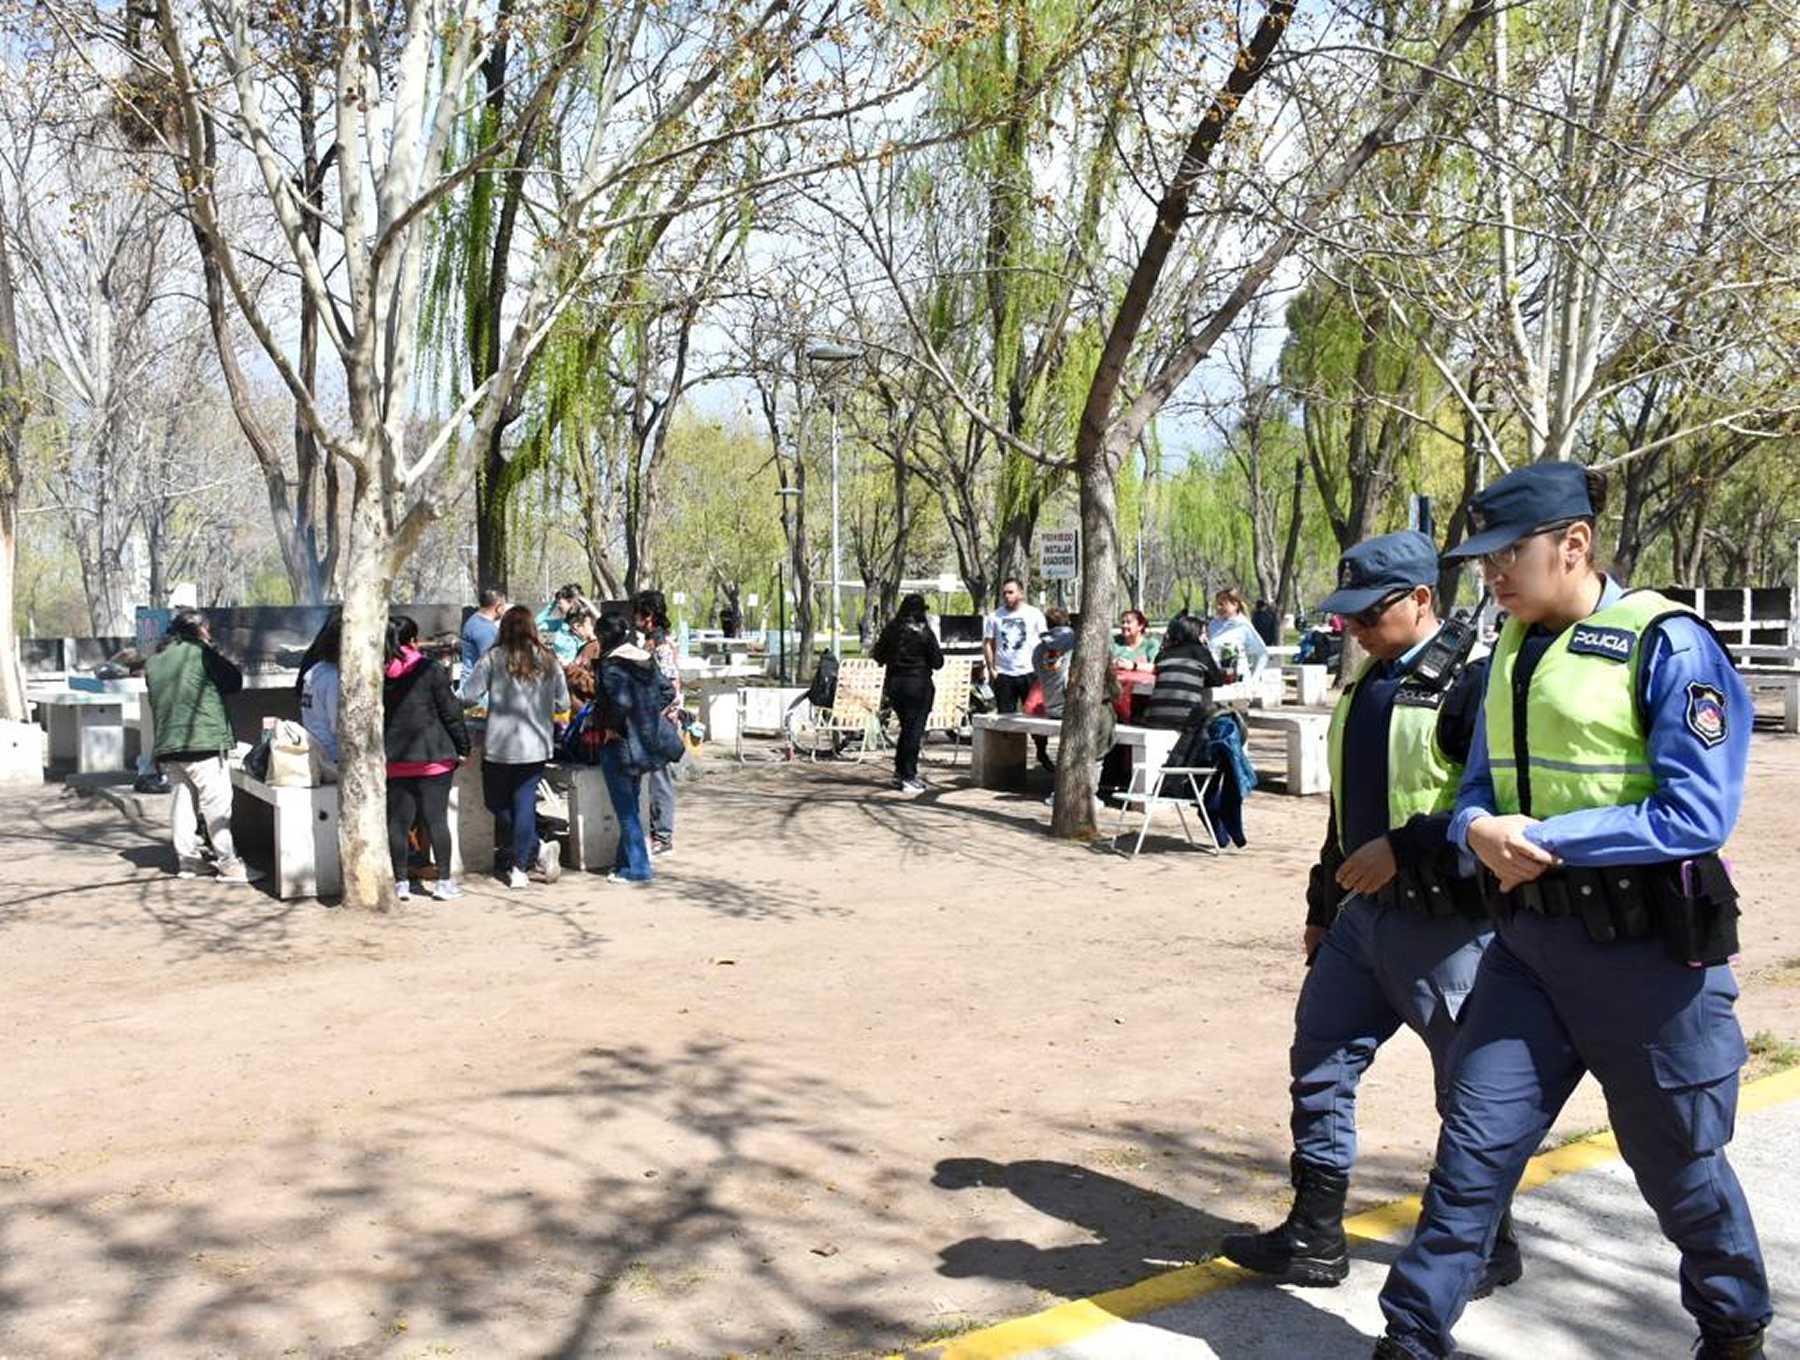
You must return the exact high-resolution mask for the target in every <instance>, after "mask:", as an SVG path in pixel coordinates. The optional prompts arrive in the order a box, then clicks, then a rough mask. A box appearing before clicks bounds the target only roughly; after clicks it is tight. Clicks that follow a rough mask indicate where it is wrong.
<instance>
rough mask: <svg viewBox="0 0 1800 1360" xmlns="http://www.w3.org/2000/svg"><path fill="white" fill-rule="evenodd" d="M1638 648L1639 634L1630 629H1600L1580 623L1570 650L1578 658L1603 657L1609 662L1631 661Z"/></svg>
mask: <svg viewBox="0 0 1800 1360" xmlns="http://www.w3.org/2000/svg"><path fill="white" fill-rule="evenodd" d="M1635 646H1637V634H1636V633H1634V632H1632V631H1631V629H1629V628H1600V627H1596V626H1595V625H1593V624H1588V623H1578V624H1576V625H1575V631H1574V633H1573V635H1571V636H1570V638H1569V650H1570V651H1571V652H1573V653H1575V654H1576V655H1577V656H1603V657H1605V658H1606V659H1607V660H1608V661H1629V660H1630V659H1631V649H1632V648H1633V647H1635Z"/></svg>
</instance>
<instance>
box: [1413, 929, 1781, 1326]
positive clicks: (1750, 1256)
mask: <svg viewBox="0 0 1800 1360" xmlns="http://www.w3.org/2000/svg"><path fill="white" fill-rule="evenodd" d="M1736 1000H1737V982H1736V981H1735V979H1733V977H1732V975H1731V969H1729V968H1727V967H1724V966H1719V967H1715V968H1688V967H1684V966H1683V965H1681V964H1678V963H1671V962H1670V961H1669V959H1668V958H1667V956H1666V955H1665V954H1664V952H1663V944H1662V941H1661V940H1659V939H1648V940H1614V941H1612V942H1610V943H1606V944H1596V943H1595V942H1593V941H1592V940H1590V939H1588V937H1587V931H1586V928H1585V927H1584V926H1583V925H1582V923H1581V921H1580V920H1579V919H1578V918H1576V917H1556V918H1545V917H1539V916H1528V915H1523V914H1521V915H1519V916H1516V917H1514V918H1513V919H1512V920H1510V921H1508V922H1506V923H1505V924H1504V925H1502V926H1501V927H1500V932H1499V935H1498V937H1497V938H1496V939H1495V941H1494V943H1493V944H1492V945H1491V946H1489V948H1488V951H1487V953H1486V954H1485V955H1483V957H1482V960H1481V967H1480V970H1479V972H1478V974H1477V978H1476V983H1475V988H1474V990H1473V991H1472V992H1470V994H1469V1000H1468V1004H1467V1005H1466V1006H1465V1007H1464V1008H1463V1016H1462V1021H1461V1024H1460V1026H1459V1028H1458V1032H1457V1036H1456V1043H1455V1044H1454V1046H1453V1048H1452V1052H1451V1066H1452V1070H1453V1076H1452V1079H1451V1084H1450V1090H1449V1092H1448V1095H1447V1097H1446V1102H1445V1104H1446V1108H1445V1112H1444V1123H1443V1128H1442V1130H1441V1131H1440V1133H1439V1135H1438V1146H1437V1160H1436V1164H1435V1165H1434V1166H1433V1168H1432V1172H1431V1182H1430V1184H1429V1185H1428V1187H1427V1188H1426V1191H1425V1206H1424V1209H1423V1211H1422V1212H1421V1214H1420V1216H1419V1226H1418V1230H1417V1232H1416V1233H1415V1234H1414V1236H1413V1240H1412V1245H1411V1246H1409V1247H1408V1248H1407V1249H1406V1251H1405V1252H1404V1253H1403V1254H1402V1255H1401V1257H1400V1259H1399V1260H1398V1261H1396V1262H1395V1263H1394V1267H1393V1269H1392V1270H1391V1271H1390V1272H1389V1274H1388V1278H1387V1285H1386V1286H1385V1287H1384V1288H1383V1289H1382V1291H1381V1311H1382V1312H1383V1313H1385V1314H1386V1315H1387V1323H1388V1332H1389V1334H1390V1335H1391V1336H1393V1337H1394V1338H1395V1339H1396V1340H1398V1341H1399V1342H1400V1343H1401V1345H1402V1346H1403V1347H1404V1348H1405V1350H1406V1352H1407V1353H1408V1354H1409V1355H1414V1356H1419V1357H1438V1356H1448V1355H1450V1354H1452V1353H1453V1352H1454V1350H1455V1342H1454V1340H1453V1339H1452V1337H1451V1328H1452V1327H1453V1326H1454V1325H1455V1323H1456V1319H1457V1317H1458V1315H1459V1314H1461V1312H1462V1310H1463V1305H1464V1304H1465V1303H1466V1302H1467V1301H1468V1297H1469V1293H1470V1291H1471V1290H1472V1289H1473V1287H1474V1285H1475V1281H1476V1278H1477V1277H1478V1276H1479V1275H1480V1273H1481V1267H1482V1262H1483V1260H1484V1259H1485V1258H1486V1256H1487V1253H1488V1250H1489V1248H1490V1246H1491V1244H1492V1243H1493V1240H1494V1230H1495V1225H1496V1224H1498V1222H1499V1220H1500V1214H1501V1211H1502V1210H1503V1209H1504V1208H1505V1207H1506V1203H1507V1199H1508V1197H1509V1196H1510V1195H1511V1194H1512V1192H1513V1187H1514V1186H1515V1185H1517V1184H1518V1181H1519V1176H1520V1174H1521V1173H1522V1172H1523V1171H1524V1169H1525V1163H1526V1162H1527V1161H1528V1160H1529V1159H1530V1157H1531V1154H1532V1153H1534V1152H1536V1151H1537V1148H1538V1144H1539V1143H1540V1142H1541V1141H1542V1140H1543V1137H1544V1134H1545V1133H1546V1132H1547V1131H1548V1130H1549V1128H1550V1125H1551V1123H1552V1122H1554V1120H1555V1119H1556V1116H1557V1113H1558V1112H1559V1111H1560V1110H1561V1109H1562V1107H1563V1102H1564V1101H1566V1100H1567V1099H1568V1098H1569V1093H1570V1092H1571V1091H1573V1090H1574V1089H1575V1084H1576V1083H1577V1082H1579V1081H1580V1080H1581V1078H1582V1074H1583V1073H1586V1072H1591V1073H1593V1075H1594V1077H1595V1079H1596V1080H1598V1081H1599V1083H1600V1089H1601V1090H1602V1091H1603V1092H1605V1094H1606V1107H1607V1111H1608V1113H1609V1114H1610V1115H1611V1116H1612V1125H1613V1132H1614V1134H1615V1135H1616V1136H1617V1138H1618V1140H1619V1152H1620V1155H1622V1156H1623V1157H1624V1159H1625V1164H1626V1165H1627V1166H1629V1167H1630V1168H1631V1171H1632V1174H1633V1175H1634V1176H1635V1177H1636V1178H1637V1184H1638V1190H1639V1192H1640V1193H1641V1194H1642V1195H1643V1197H1644V1199H1645V1200H1646V1201H1647V1202H1648V1203H1649V1205H1650V1207H1651V1208H1652V1209H1653V1210H1655V1212H1656V1218H1657V1223H1658V1225H1659V1226H1660V1227H1661V1228H1662V1231H1663V1235H1664V1236H1665V1237H1667V1238H1668V1239H1669V1240H1670V1241H1671V1242H1673V1243H1674V1244H1675V1245H1676V1246H1677V1247H1679V1248H1680V1249H1681V1277H1680V1280H1681V1302H1682V1305H1683V1306H1684V1307H1685V1308H1686V1309H1687V1310H1688V1312H1689V1313H1691V1314H1692V1315H1693V1316H1694V1319H1695V1320H1696V1321H1697V1322H1698V1323H1699V1324H1700V1326H1701V1328H1702V1329H1703V1330H1707V1331H1712V1332H1717V1333H1719V1334H1720V1335H1724V1336H1735V1335H1739V1334H1742V1333H1747V1332H1752V1331H1755V1330H1756V1329H1757V1328H1758V1327H1761V1326H1763V1325H1765V1324H1766V1323H1767V1322H1768V1321H1769V1318H1770V1315H1771V1312H1772V1311H1773V1310H1772V1306H1771V1303H1770V1299H1769V1282H1768V1276H1767V1274H1766V1273H1765V1271H1764V1269H1763V1260H1762V1251H1761V1248H1760V1247H1759V1246H1758V1245H1757V1240H1756V1228H1755V1226H1754V1225H1753V1224H1752V1223H1751V1220H1750V1206H1749V1205H1748V1203H1746V1202H1745V1199H1744V1191H1743V1188H1742V1187H1741V1186H1740V1185H1739V1184H1738V1180H1737V1177H1736V1176H1735V1175H1733V1174H1732V1170H1731V1163H1730V1162H1729V1161H1727V1160H1726V1158H1725V1145H1726V1143H1728V1142H1730V1141H1731V1134H1732V1128H1733V1125H1734V1123H1735V1119H1736V1115H1737V1096H1738V1068H1739V1067H1741V1066H1742V1065H1743V1062H1744V1059H1745V1056H1746V1055H1745V1048H1744V1036H1743V1031H1742V1030H1740V1029H1739V1028H1738V1022H1737V1016H1736V1015H1735V1014H1734V1013H1733V1003H1734V1002H1736Z"/></svg>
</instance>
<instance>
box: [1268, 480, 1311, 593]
mask: <svg viewBox="0 0 1800 1360" xmlns="http://www.w3.org/2000/svg"><path fill="white" fill-rule="evenodd" d="M1305 497H1306V460H1305V459H1304V458H1296V459H1295V460H1294V487H1293V494H1292V497H1291V498H1290V499H1289V501H1288V522H1287V539H1286V541H1285V542H1284V543H1283V544H1282V545H1281V574H1280V576H1278V577H1277V578H1276V580H1275V595H1274V597H1273V598H1274V602H1275V612H1276V613H1277V614H1280V613H1282V612H1283V611H1284V610H1292V611H1293V612H1295V613H1298V612H1299V611H1300V602H1299V600H1297V599H1295V598H1294V597H1295V596H1296V595H1297V594H1298V593H1299V582H1298V581H1297V580H1296V579H1295V578H1296V576H1297V575H1298V573H1297V572H1296V571H1295V569H1294V568H1295V564H1296V561H1297V559H1298V558H1299V556H1300V523H1301V519H1302V514H1303V509H1304V504H1303V503H1304V500H1305Z"/></svg>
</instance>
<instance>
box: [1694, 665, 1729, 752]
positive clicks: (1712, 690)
mask: <svg viewBox="0 0 1800 1360" xmlns="http://www.w3.org/2000/svg"><path fill="white" fill-rule="evenodd" d="M1687 689H1688V701H1687V725H1688V731H1690V732H1692V733H1693V734H1694V735H1695V736H1696V737H1698V738H1700V743H1701V745H1703V746H1706V747H1708V748H1709V749H1710V748H1711V747H1714V746H1717V745H1718V744H1719V743H1720V742H1722V741H1724V740H1725V736H1726V732H1725V695H1724V692H1723V691H1721V690H1720V689H1719V688H1718V687H1717V686H1715V685H1706V684H1702V683H1701V682H1700V681H1698V680H1695V681H1692V682H1691V683H1690V684H1689V685H1688V687H1687Z"/></svg>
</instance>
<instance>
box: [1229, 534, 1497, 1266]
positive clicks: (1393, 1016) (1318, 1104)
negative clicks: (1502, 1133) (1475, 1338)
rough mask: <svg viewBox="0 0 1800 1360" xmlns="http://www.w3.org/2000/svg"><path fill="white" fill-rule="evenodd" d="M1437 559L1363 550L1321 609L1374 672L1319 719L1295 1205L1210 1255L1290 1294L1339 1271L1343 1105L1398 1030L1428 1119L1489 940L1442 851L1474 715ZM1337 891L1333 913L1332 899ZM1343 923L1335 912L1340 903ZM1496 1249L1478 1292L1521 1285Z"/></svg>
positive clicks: (1416, 548) (1476, 698)
mask: <svg viewBox="0 0 1800 1360" xmlns="http://www.w3.org/2000/svg"><path fill="white" fill-rule="evenodd" d="M1437 574H1438V557H1437V548H1436V547H1435V546H1434V545H1433V543H1432V541H1431V540H1430V539H1429V538H1428V537H1426V536H1425V535H1424V534H1421V533H1416V532H1408V533H1399V534H1387V535H1384V536H1383V537H1381V538H1374V539H1370V540H1369V541H1368V542H1366V543H1360V544H1358V545H1357V546H1356V547H1354V548H1352V549H1351V550H1350V551H1349V552H1347V553H1345V554H1344V556H1343V558H1342V560H1341V561H1340V562H1339V564H1338V590H1337V591H1336V593H1335V594H1333V595H1331V596H1330V597H1329V598H1328V599H1326V600H1325V602H1324V605H1323V608H1324V609H1325V610H1326V611H1327V612H1328V613H1333V614H1340V615H1342V616H1343V617H1344V620H1345V622H1346V624H1347V625H1348V627H1349V629H1350V632H1351V634H1352V636H1354V637H1355V638H1356V640H1357V641H1358V642H1359V643H1360V644H1361V645H1362V646H1363V648H1364V649H1365V650H1366V651H1367V652H1368V653H1369V655H1370V657H1371V658H1372V659H1371V660H1370V662H1369V663H1368V664H1367V665H1366V666H1365V667H1364V668H1363V669H1362V671H1361V673H1360V674H1359V675H1358V676H1357V677H1356V679H1355V681H1354V682H1353V683H1352V684H1351V685H1349V686H1348V687H1347V688H1346V689H1345V691H1344V695H1343V697H1342V698H1341V699H1339V700H1338V705H1337V709H1336V711H1335V712H1334V713H1333V714H1332V719H1331V734H1330V756H1331V789H1332V814H1331V822H1330V825H1329V827H1328V828H1327V831H1326V835H1325V845H1324V847H1323V849H1322V850H1321V851H1320V856H1319V864H1318V866H1317V867H1316V868H1315V869H1314V870H1313V875H1312V883H1311V885H1310V886H1309V888H1308V891H1307V915H1306V934H1305V947H1306V951H1307V956H1308V959H1309V961H1311V963H1312V971H1311V972H1310V973H1309V974H1308V975H1307V979H1306V983H1305V985H1304V986H1303V987H1302V988H1301V989H1300V1002H1299V1006H1298V1008H1297V1009H1296V1012H1295V1016H1294V1044H1293V1048H1292V1049H1291V1050H1290V1052H1289V1066H1290V1069H1291V1071H1292V1073H1293V1085H1292V1088H1291V1090H1292V1094H1293V1102H1294V1105H1293V1133H1294V1153H1293V1158H1292V1162H1291V1168H1292V1175H1293V1182H1294V1190H1295V1196H1294V1204H1293V1209H1292V1210H1291V1212H1290V1213H1289V1214H1288V1217H1287V1221H1286V1222H1285V1223H1283V1224H1282V1225H1281V1226H1280V1227H1278V1228H1275V1229H1273V1230H1272V1231H1270V1232H1265V1233H1259V1234H1255V1235H1245V1236H1239V1237H1228V1238H1226V1239H1225V1243H1224V1247H1223V1251H1224V1254H1225V1255H1227V1256H1229V1257H1230V1258H1231V1259H1232V1260H1234V1261H1236V1262H1237V1263H1238V1264H1239V1265H1242V1266H1248V1267H1249V1268H1250V1269H1252V1270H1257V1271H1262V1272H1264V1273H1266V1274H1270V1275H1277V1276H1280V1277H1281V1278H1283V1279H1285V1280H1287V1281H1289V1282H1291V1283H1294V1284H1300V1285H1335V1284H1337V1283H1338V1282H1339V1281H1341V1280H1343V1279H1344V1277H1345V1276H1346V1275H1348V1274H1349V1271H1350V1258H1349V1254H1348V1250H1347V1245H1346V1243H1345V1240H1344V1197H1345V1193H1346V1191H1347V1189H1348V1187H1349V1183H1350V1167H1351V1164H1352V1163H1353V1162H1354V1161H1355V1159H1356V1121H1355V1114H1356V1088H1357V1083H1358V1081H1359V1080H1360V1079H1361V1077H1362V1074H1363V1072H1364V1071H1365V1070H1366V1069H1367V1068H1368V1066H1369V1064H1370V1063H1371V1062H1372V1061H1374V1058H1375V1050H1376V1049H1377V1048H1379V1047H1380V1046H1381V1044H1382V1043H1383V1042H1384V1041H1385V1040H1386V1039H1387V1038H1388V1037H1389V1036H1390V1035H1392V1034H1393V1033H1394V1032H1395V1031H1396V1030H1397V1029H1399V1028H1400V1026H1401V1025H1402V1024H1406V1025H1409V1026H1411V1027H1412V1028H1413V1029H1414V1030H1416V1031H1417V1032H1418V1034H1419V1036H1420V1037H1421V1038H1422V1039H1424V1041H1425V1043H1426V1046H1427V1047H1428V1048H1429V1049H1430V1050H1431V1059H1432V1064H1433V1067H1434V1069H1435V1071H1436V1076H1437V1089H1438V1096H1439V1101H1440V1104H1441V1102H1442V1097H1443V1094H1444V1091H1445V1084H1446V1082H1447V1081H1448V1078H1449V1068H1448V1057H1449V1051H1450V1042H1451V1039H1452V1038H1453V1036H1454V1035H1455V1033H1456V1017H1457V1012H1458V1010H1459V1009H1460V1008H1461V1006H1462V1002H1463V998H1464V997H1465V996H1466V995H1467V994H1468V991H1469V988H1470V987H1471V986H1472V985H1473V983H1474V980H1475V969H1476V965H1477V964H1478V963H1479V962H1480V959H1481V951H1482V950H1483V949H1484V948H1485V947H1486V945H1487V942H1488V940H1489V938H1490V936H1491V929H1490V927H1489V926H1488V924H1487V922H1486V919H1485V918H1486V911H1485V909H1484V908H1483V906H1482V902H1481V893H1480V888H1479V885H1478V884H1477V883H1476V881H1475V880H1474V879H1473V878H1471V877H1462V876H1459V870H1460V866H1459V859H1460V856H1459V855H1458V853H1457V851H1456V850H1455V849H1454V848H1452V847H1451V846H1450V845H1449V844H1448V842H1447V840H1446V839H1445V833H1446V832H1447V830H1448V829H1449V824H1450V809H1451V806H1452V804H1453V803H1454V802H1455V799H1456V789H1457V785H1458V782H1459V780H1460V778H1461V775H1462V766H1463V761H1464V759H1465V758H1466V757H1467V755H1468V750H1469V741H1470V738H1471V736H1472V735H1473V731H1474V724H1475V715H1476V711H1477V709H1478V706H1479V703H1480V697H1481V683H1480V677H1481V673H1482V666H1483V663H1480V662H1477V663H1475V664H1473V665H1469V664H1467V661H1466V658H1467V654H1468V650H1469V644H1470V643H1472V641H1473V637H1472V634H1470V633H1469V632H1468V631H1467V630H1466V626H1463V625H1456V626H1453V627H1449V628H1443V629H1440V627H1439V624H1438V620H1437V615H1436V613H1435V611H1434V609H1433V607H1432V586H1433V584H1434V583H1435V582H1436V581H1437ZM1346 890H1347V891H1348V896H1346V895H1345V894H1346ZM1340 899H1342V900H1343V904H1344V905H1343V907H1342V909H1341V910H1340V909H1339V900H1340ZM1520 1271H1521V1266H1520V1262H1519V1250H1518V1246H1517V1244H1516V1243H1514V1242H1513V1240H1512V1235H1511V1233H1510V1232H1504V1233H1503V1234H1502V1235H1501V1238H1500V1240H1499V1242H1498V1243H1497V1245H1496V1248H1495V1251H1494V1260H1493V1262H1492V1265H1491V1268H1490V1270H1489V1272H1488V1274H1487V1277H1486V1278H1485V1279H1484V1280H1483V1281H1482V1283H1481V1286H1480V1288H1481V1290H1482V1292H1484V1293H1485V1292H1487V1291H1491V1290H1492V1289H1493V1288H1494V1287H1495V1285H1498V1284H1511V1283H1512V1282H1513V1281H1514V1280H1516V1279H1518V1278H1519V1274H1520Z"/></svg>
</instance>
